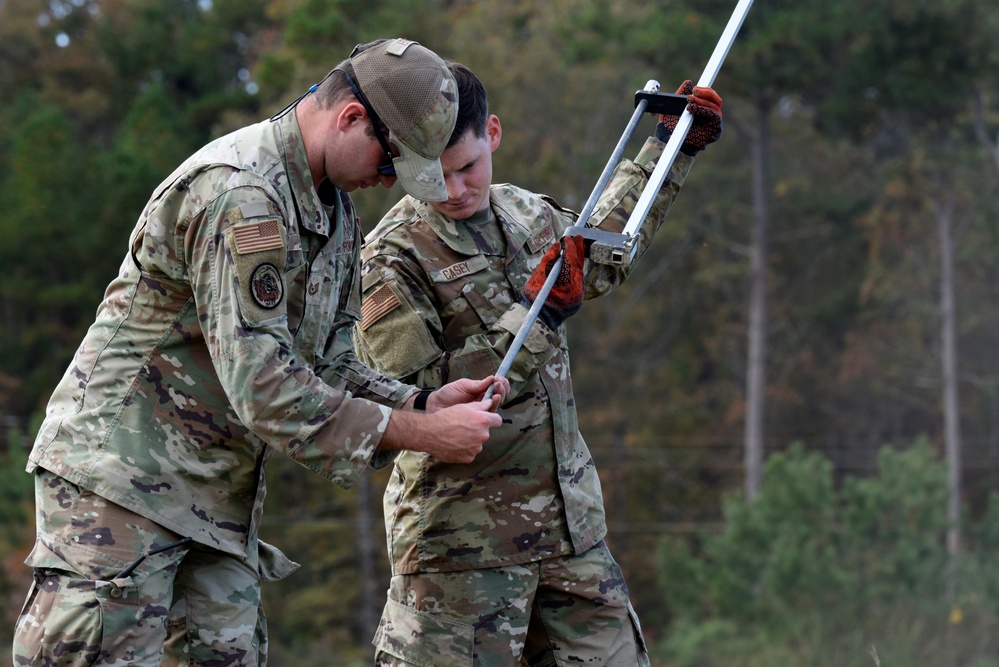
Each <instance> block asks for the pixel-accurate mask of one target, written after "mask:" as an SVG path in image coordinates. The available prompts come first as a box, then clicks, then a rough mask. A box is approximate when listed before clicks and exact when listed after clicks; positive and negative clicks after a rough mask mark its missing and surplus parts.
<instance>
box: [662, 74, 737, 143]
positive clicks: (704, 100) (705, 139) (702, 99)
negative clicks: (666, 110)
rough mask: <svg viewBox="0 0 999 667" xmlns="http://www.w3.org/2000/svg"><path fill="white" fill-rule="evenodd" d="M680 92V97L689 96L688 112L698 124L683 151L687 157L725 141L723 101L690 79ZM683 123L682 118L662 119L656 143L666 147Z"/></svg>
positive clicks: (692, 126)
mask: <svg viewBox="0 0 999 667" xmlns="http://www.w3.org/2000/svg"><path fill="white" fill-rule="evenodd" d="M676 92H677V94H678V95H686V96H687V111H689V112H690V113H692V114H693V115H694V122H693V123H692V124H691V126H690V131H689V132H687V138H686V139H685V140H684V142H683V145H682V146H680V150H681V151H683V152H684V153H686V154H687V155H696V154H697V153H699V152H701V151H702V150H704V147H705V146H707V145H708V144H710V143H714V142H715V141H718V138H719V137H721V134H722V109H721V108H722V99H721V98H720V97H719V96H718V93H716V92H715V91H714V90H712V89H711V88H708V87H707V86H695V85H694V84H693V83H691V81H690V79H688V80H686V81H684V82H683V85H681V86H680V87H679V88H678V89H677V91H676ZM679 121H680V117H679V116H672V115H669V114H662V115H661V116H659V124H658V125H656V139H659V140H660V141H662V142H664V143H665V142H667V141H669V138H670V136H672V134H673V130H675V129H676V124H677V123H678V122H679Z"/></svg>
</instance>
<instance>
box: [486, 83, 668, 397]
mask: <svg viewBox="0 0 999 667" xmlns="http://www.w3.org/2000/svg"><path fill="white" fill-rule="evenodd" d="M642 90H644V91H645V92H647V93H658V92H659V82H658V81H656V80H655V79H649V81H648V82H647V83H646V84H645V88H643V89H642ZM648 105H649V103H648V101H647V100H644V99H643V100H639V101H638V104H637V105H636V106H635V112H634V113H633V114H631V120H629V121H628V125H627V127H625V129H624V133H623V134H622V135H621V138H620V139H618V142H617V146H615V147H614V151H613V152H612V153H611V156H610V159H608V160H607V164H606V165H604V170H603V172H602V173H601V174H600V178H599V179H597V184H596V185H595V186H594V188H593V191H592V192H591V193H590V196H589V198H588V199H587V200H586V203H585V204H584V205H583V210H582V211H581V212H580V214H579V218H577V219H576V223H575V224H574V225H573V226H574V227H576V226H579V225H583V224H586V221H587V220H588V219H589V217H590V216H591V215H592V214H593V209H594V208H596V205H597V201H598V200H599V199H600V195H601V194H603V191H604V188H606V187H607V182H608V181H610V177H611V174H613V173H614V168H615V167H617V163H618V162H620V161H621V156H622V155H623V154H624V150H625V148H627V146H628V142H629V141H631V137H632V136H633V135H634V134H635V128H637V127H638V123H639V121H640V120H641V119H642V115H643V114H645V108H646V107H647V106H648ZM561 270H562V256H561V255H559V257H558V259H557V260H556V261H555V263H554V264H553V265H552V270H551V272H549V274H548V278H547V279H546V280H545V282H544V284H543V285H542V286H541V291H540V292H538V296H537V298H535V299H534V303H533V304H531V308H530V309H529V310H528V311H527V317H525V318H524V322H523V323H522V324H521V325H520V329H519V330H518V331H517V335H516V336H515V337H514V339H513V342H512V343H511V344H510V347H509V348H508V349H507V351H506V355H505V356H504V357H503V361H502V362H500V366H499V369H498V370H497V371H496V375H499V376H502V377H506V374H507V373H508V372H509V371H510V367H511V366H513V360H514V357H516V356H517V352H519V351H520V348H521V346H522V345H523V344H524V340H525V339H526V338H527V334H528V333H529V332H530V330H531V327H532V326H534V322H535V321H536V320H537V319H538V313H540V312H541V307H542V306H544V305H545V299H547V298H548V294H549V293H551V291H552V287H553V286H554V285H555V279H556V278H557V276H558V274H559V271H561ZM490 396H492V388H490V389H489V391H488V392H486V398H489V397H490Z"/></svg>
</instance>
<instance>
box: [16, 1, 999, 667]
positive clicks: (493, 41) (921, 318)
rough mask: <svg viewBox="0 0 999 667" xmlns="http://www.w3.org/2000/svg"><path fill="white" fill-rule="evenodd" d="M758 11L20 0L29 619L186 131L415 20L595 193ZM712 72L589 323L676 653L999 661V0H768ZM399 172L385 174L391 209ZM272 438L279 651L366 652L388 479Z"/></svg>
mask: <svg viewBox="0 0 999 667" xmlns="http://www.w3.org/2000/svg"><path fill="white" fill-rule="evenodd" d="M735 4H736V3H735V0H726V1H725V2H720V1H718V0H699V1H697V2H694V1H693V0H650V1H649V2H641V3H639V2H630V1H628V0H549V1H547V2H544V1H543V2H537V1H536V0H508V1H506V2H486V1H484V0H420V1H419V2H417V1H415V0H363V1H361V0H67V1H64V0H50V1H43V0H0V266H2V267H3V271H2V273H0V313H2V315H0V317H2V325H0V416H2V417H3V420H4V422H3V434H2V437H0V458H2V460H0V595H2V599H3V603H2V605H0V611H2V612H3V619H2V622H0V643H2V644H3V645H4V646H9V645H10V643H9V639H10V634H11V628H12V626H13V622H14V619H15V618H16V616H17V613H18V611H19V609H20V606H21V603H22V600H23V597H24V593H25V591H26V589H27V585H28V581H29V579H30V573H29V572H28V571H27V568H25V567H23V565H22V564H21V562H22V560H23V558H24V557H25V555H26V553H27V551H28V550H29V548H30V546H31V543H32V540H33V538H34V528H33V520H32V512H33V505H32V498H31V480H30V478H29V476H28V475H26V474H25V473H24V472H23V467H24V462H25V458H26V455H27V449H28V448H29V447H30V443H31V441H32V439H33V437H34V430H35V428H36V427H37V425H38V423H39V421H40V417H41V414H42V411H43V409H44V406H45V403H46V401H47V399H48V396H49V393H50V392H51V389H52V387H53V386H54V384H55V383H56V381H57V380H58V378H59V377H60V375H61V374H62V372H63V370H64V368H65V366H66V364H67V363H68V361H69V360H70V359H71V357H72V354H73V352H74V350H75V347H76V345H77V344H78V342H79V340H80V338H81V336H82V334H83V332H84V330H85V329H86V327H87V326H89V324H90V322H91V320H92V318H93V315H94V312H95V309H96V306H97V304H98V302H99V300H100V298H101V295H102V293H103V289H104V287H105V285H106V284H107V282H108V281H109V280H110V278H111V277H112V276H114V275H115V272H116V269H117V267H118V264H119V263H120V261H121V258H122V256H123V253H124V251H125V242H126V241H125V240H126V238H127V234H128V232H129V231H130V229H131V228H132V225H133V223H134V220H135V219H136V217H137V216H138V214H139V212H140V211H141V209H142V206H143V204H144V203H145V200H146V198H147V196H148V195H149V193H150V192H151V190H152V189H153V187H154V186H155V185H156V184H157V183H158V182H159V181H160V179H162V178H163V177H165V176H166V175H167V174H168V173H170V172H171V171H172V170H173V168H174V167H175V166H176V165H177V164H178V163H179V162H180V161H182V160H183V159H184V158H185V157H187V155H188V154H190V153H191V152H193V151H194V150H196V149H197V148H198V147H200V146H201V145H202V144H204V143H205V142H207V141H208V140H210V139H212V138H214V137H216V136H219V135H221V134H223V133H226V132H228V131H230V130H232V129H235V128H237V127H240V126H242V125H245V124H249V123H252V122H256V121H257V120H260V119H262V118H266V117H267V116H269V115H270V114H272V113H274V112H275V111H276V110H278V109H280V108H281V107H282V106H284V105H285V104H286V103H287V102H288V101H289V100H291V99H293V98H294V97H296V96H297V95H298V94H299V93H301V92H302V91H303V90H305V89H306V88H307V87H308V86H309V85H310V84H311V83H313V82H315V81H318V80H319V79H320V78H322V76H323V75H324V74H325V73H326V72H327V71H328V70H329V69H331V68H332V67H333V65H335V64H336V63H337V62H338V61H339V60H341V59H342V58H344V57H346V55H347V54H348V53H349V52H350V50H351V49H352V47H353V46H354V45H355V44H356V43H359V42H364V41H368V40H371V39H374V38H377V37H390V36H397V35H401V36H405V37H408V38H410V39H415V40H417V41H420V42H421V43H423V44H425V45H427V46H429V47H431V48H433V49H434V50H436V51H437V52H439V53H440V54H441V55H443V56H445V57H449V58H454V59H457V60H461V61H463V62H465V63H467V64H468V65H470V66H471V67H472V68H473V69H474V70H475V71H476V72H477V73H478V74H479V76H480V77H481V79H482V80H483V81H484V82H485V84H486V86H487V88H488V89H489V95H490V100H491V103H492V107H493V109H492V110H493V111H494V112H495V113H497V114H498V115H499V116H500V118H501V119H502V121H503V127H504V130H505V131H504V134H503V144H502V146H501V148H500V149H499V151H498V152H497V153H496V154H495V181H496V182H503V181H511V182H515V183H517V184H519V185H521V186H524V187H528V188H531V189H533V190H536V191H539V192H544V193H548V194H551V195H552V196H554V197H556V198H557V199H559V200H560V201H561V202H562V203H563V204H564V205H566V206H569V207H572V208H575V209H577V210H578V209H579V208H581V206H582V204H583V202H584V201H585V200H586V198H587V196H588V195H589V193H590V190H591V189H592V188H593V185H594V183H595V182H596V179H597V177H598V175H599V173H600V171H601V169H602V168H603V166H604V164H605V162H606V161H607V158H608V157H609V155H610V153H611V151H612V150H613V148H614V146H615V144H616V142H617V140H618V138H619V137H620V136H621V133H622V132H623V131H624V128H625V126H626V124H627V121H628V119H629V118H630V116H631V113H632V109H633V107H634V99H633V98H634V92H635V91H636V90H638V89H640V88H642V87H643V86H644V85H645V82H646V81H647V80H649V79H656V80H658V81H660V82H661V83H662V86H663V89H664V90H667V91H672V90H674V89H675V88H676V87H677V86H678V85H679V84H680V82H682V81H683V80H684V79H687V78H689V79H693V80H695V81H696V80H697V78H698V77H699V75H700V72H701V71H702V69H703V67H704V65H705V63H706V62H707V59H708V57H709V56H710V54H711V52H712V51H713V49H714V46H715V43H716V42H717V41H718V39H719V37H720V36H721V34H722V30H723V28H724V26H725V24H726V22H727V21H728V18H729V16H730V14H731V12H732V11H733V9H734V8H735ZM714 87H715V89H716V90H717V91H718V92H719V93H720V94H721V95H722V97H723V98H724V100H725V105H724V110H725V131H724V135H723V137H722V139H721V141H720V142H718V143H717V144H714V145H712V146H711V147H710V148H709V149H708V150H707V151H706V152H705V153H703V154H702V156H701V157H699V158H698V160H697V164H696V165H695V167H694V169H693V170H692V172H691V174H690V176H689V178H688V180H687V183H686V185H685V187H684V190H683V192H682V194H681V196H680V199H679V200H678V202H677V204H676V206H675V208H674V211H673V214H672V216H671V218H670V219H669V220H668V221H667V223H666V224H665V225H664V227H663V229H662V230H661V231H660V233H659V235H658V238H657V240H656V243H655V245H654V246H653V248H652V250H651V251H650V252H649V254H647V255H646V257H645V259H644V260H643V262H642V264H641V265H640V266H639V268H638V270H637V271H636V272H635V274H634V275H633V276H632V278H631V279H630V280H629V282H628V283H627V284H625V285H624V286H622V288H621V289H619V290H618V291H616V292H615V293H613V294H612V295H610V296H608V297H607V298H604V299H600V300H597V301H593V302H589V303H587V304H586V305H585V307H584V308H583V310H582V311H581V312H580V313H579V314H578V315H577V316H575V317H574V318H573V319H572V321H571V323H570V343H571V346H572V348H573V350H574V352H573V362H574V380H575V387H576V392H577V399H578V409H579V413H580V423H581V425H582V430H583V433H584V435H585V437H586V439H587V441H588V443H589V444H590V447H591V449H592V450H593V454H594V457H595V458H596V459H597V463H598V465H599V467H600V469H601V471H602V478H603V481H604V492H605V494H606V502H607V506H608V511H609V519H610V535H609V537H608V541H609V543H610V545H611V547H612V548H613V549H614V552H615V554H616V556H617V557H618V559H619V560H620V561H621V564H622V566H623V568H624V571H625V575H626V577H627V579H628V582H629V585H630V587H631V589H632V591H633V597H634V603H635V606H636V607H637V609H638V612H639V614H640V616H641V618H642V622H643V628H644V630H645V633H646V637H647V639H648V642H649V646H650V650H651V651H652V653H653V655H654V656H655V664H658V665H669V666H676V667H679V666H686V665H691V666H692V665H698V666H710V665H722V664H724V665H726V666H736V667H739V666H744V667H755V666H763V665H767V666H770V667H772V666H783V665H787V666H791V665H812V666H819V667H822V666H827V665H828V666H829V667H832V666H833V665H835V666H836V667H843V666H852V665H857V666H860V665H866V666H871V665H882V664H883V665H885V666H886V667H888V666H892V667H894V666H898V665H907V666H911V665H937V666H952V665H953V666H956V665H968V666H972V667H988V666H992V667H994V666H997V665H999V563H997V562H996V560H997V559H996V558H995V557H994V554H995V553H996V548H997V547H999V503H997V502H996V501H995V500H994V494H993V490H994V489H995V488H996V482H997V481H999V355H997V349H999V298H997V296H999V295H997V291H999V225H997V224H996V220H997V214H999V198H997V196H996V194H997V185H999V145H997V142H999V12H996V10H995V4H994V0H988V1H986V0H935V1H933V2H928V1H925V0H877V1H874V0H838V1H837V2H828V1H827V0H796V1H793V2H792V1H791V0H757V1H756V3H755V4H754V6H753V8H752V10H751V11H750V13H749V16H748V18H747V20H746V22H745V24H744V26H743V29H742V31H741V33H740V35H739V37H738V39H737V40H736V41H735V43H734V45H733V48H732V50H731V52H730V54H729V56H728V58H727V60H726V62H725V64H724V66H723V67H722V69H721V73H720V75H719V76H718V78H717V80H716V81H715V84H714ZM653 126H654V120H653V119H652V118H648V119H646V120H645V121H643V124H642V125H640V127H639V130H638V132H637V133H636V137H635V140H634V141H633V143H632V145H631V146H629V149H628V151H627V152H626V155H629V156H630V155H633V154H634V153H635V152H637V149H638V146H639V145H640V141H641V140H642V139H643V138H644V136H645V135H647V134H650V133H651V132H652V129H653ZM401 194H402V192H401V190H400V189H399V188H398V187H396V188H393V189H392V190H389V191H386V190H381V189H379V190H365V191H363V192H359V193H357V194H356V196H355V201H356V202H357V204H358V206H359V208H360V211H361V213H362V220H363V223H364V225H365V228H366V229H370V228H371V226H373V225H374V223H375V222H376V221H377V220H378V218H379V216H380V215H381V214H382V213H383V212H384V211H386V210H387V209H388V208H389V206H391V205H392V204H393V203H394V202H395V201H396V200H397V199H398V198H399V197H400V196H401ZM275 461H276V463H275V464H274V465H273V466H272V468H271V469H270V470H269V475H268V479H269V489H270V494H271V495H270V498H269V499H268V514H267V518H266V524H265V526H264V528H263V530H262V533H263V536H264V537H265V539H267V540H268V541H270V542H273V543H275V544H277V545H278V546H279V547H281V548H282V549H283V550H284V551H286V552H287V553H288V554H289V556H290V557H292V558H293V559H294V560H296V561H298V562H300V563H302V564H303V567H302V569H301V570H299V571H298V572H297V573H296V574H294V575H293V576H292V577H290V578H289V579H287V580H284V581H282V582H278V583H276V584H272V585H267V586H265V597H266V603H267V610H268V616H269V619H270V626H271V631H272V642H271V644H272V646H271V659H272V664H274V665H287V664H295V665H298V666H299V667H311V666H313V665H316V666H318V665H327V666H351V667H353V666H355V665H366V664H370V662H371V653H372V651H371V647H370V645H369V643H368V642H369V640H370V637H371V634H372V631H373V628H374V625H375V623H376V622H377V618H378V615H379V613H380V609H381V606H382V604H383V602H384V591H385V588H386V587H387V582H388V569H387V564H386V559H385V550H384V542H383V539H384V537H383V530H382V523H381V509H380V507H381V506H380V494H381V490H382V488H383V486H384V483H385V477H384V475H383V474H372V475H369V476H367V477H365V478H364V480H363V483H362V484H360V485H359V487H358V488H355V489H354V490H352V491H349V492H343V491H340V490H338V489H336V488H334V487H332V486H331V485H329V484H327V483H325V482H323V481H322V480H320V479H319V478H318V477H315V476H313V475H311V474H310V473H308V472H307V471H305V470H304V469H301V468H299V467H297V466H295V465H294V464H292V463H290V462H289V461H288V460H287V459H282V458H281V457H278V458H277V459H275ZM9 655H10V654H9V652H8V651H2V652H0V665H2V664H5V662H6V661H8V660H9Z"/></svg>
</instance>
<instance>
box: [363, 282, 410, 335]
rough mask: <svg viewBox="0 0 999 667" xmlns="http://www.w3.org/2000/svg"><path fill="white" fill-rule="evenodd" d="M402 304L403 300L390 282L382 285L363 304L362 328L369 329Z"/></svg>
mask: <svg viewBox="0 0 999 667" xmlns="http://www.w3.org/2000/svg"><path fill="white" fill-rule="evenodd" d="M401 305H402V302H401V301H400V300H399V297H398V296H396V294H395V292H394V291H392V287H391V286H390V285H389V284H388V283H386V284H384V285H382V286H381V287H379V288H378V289H376V290H375V291H374V292H372V293H371V296H369V297H368V298H366V299H365V300H364V303H362V304H361V330H364V329H367V328H368V327H370V326H371V325H372V324H374V323H375V322H377V321H378V320H380V319H381V318H383V317H385V316H386V315H388V314H389V313H391V312H392V311H393V310H395V309H396V308H398V307H399V306H401Z"/></svg>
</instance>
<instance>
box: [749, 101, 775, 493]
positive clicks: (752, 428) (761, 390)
mask: <svg viewBox="0 0 999 667" xmlns="http://www.w3.org/2000/svg"><path fill="white" fill-rule="evenodd" d="M756 126H757V131H756V134H755V136H754V137H753V142H752V146H753V148H752V150H753V218H754V219H753V245H752V250H751V260H752V261H751V265H750V271H751V277H750V281H751V282H750V295H749V330H748V332H747V337H748V346H749V349H748V352H747V355H746V357H747V358H746V365H747V368H746V431H745V452H744V456H745V468H746V498H747V499H748V500H750V501H752V500H753V499H755V498H756V496H757V495H758V494H759V492H760V488H761V487H762V485H763V454H764V447H763V439H764V420H763V416H764V411H765V410H766V373H767V370H766V365H767V255H768V254H769V241H770V239H769V225H770V198H769V191H768V189H767V186H768V181H769V173H770V104H769V102H768V101H767V100H766V99H765V98H763V97H762V96H761V97H758V98H757V100H756Z"/></svg>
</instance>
